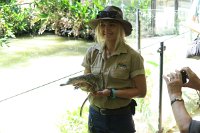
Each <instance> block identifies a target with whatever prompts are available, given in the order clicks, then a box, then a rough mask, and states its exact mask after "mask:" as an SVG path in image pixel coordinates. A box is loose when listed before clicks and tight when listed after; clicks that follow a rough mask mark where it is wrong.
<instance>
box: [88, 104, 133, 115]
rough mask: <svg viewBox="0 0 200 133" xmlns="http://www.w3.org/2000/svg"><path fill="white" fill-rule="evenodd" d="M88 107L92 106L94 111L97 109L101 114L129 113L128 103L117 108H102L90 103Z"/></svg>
mask: <svg viewBox="0 0 200 133" xmlns="http://www.w3.org/2000/svg"><path fill="white" fill-rule="evenodd" d="M90 107H92V108H93V109H94V110H95V111H97V112H98V113H100V114H101V115H120V114H127V113H131V107H130V105H128V106H125V107H122V108H117V109H104V108H99V107H97V106H95V105H90Z"/></svg>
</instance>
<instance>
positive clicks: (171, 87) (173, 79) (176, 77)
mask: <svg viewBox="0 0 200 133" xmlns="http://www.w3.org/2000/svg"><path fill="white" fill-rule="evenodd" d="M163 78H164V80H165V81H166V84H167V88H168V93H169V97H170V100H172V99H174V98H175V97H181V95H182V91H181V87H182V85H183V82H182V76H181V73H180V71H177V70H176V72H175V73H170V74H168V75H167V76H163Z"/></svg>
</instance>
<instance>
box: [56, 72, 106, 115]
mask: <svg viewBox="0 0 200 133" xmlns="http://www.w3.org/2000/svg"><path fill="white" fill-rule="evenodd" d="M65 85H73V86H75V87H74V88H75V89H78V88H80V89H81V90H83V91H86V92H92V93H95V92H96V91H101V90H102V89H103V77H102V75H95V74H92V73H88V74H84V75H80V76H76V77H73V78H69V80H68V81H67V82H66V83H64V84H60V86H65ZM88 96H89V95H88ZM88 96H87V98H86V99H85V100H84V102H83V104H82V106H81V110H80V116H82V110H83V107H84V105H85V102H86V101H87V100H88Z"/></svg>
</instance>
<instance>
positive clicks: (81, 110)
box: [80, 95, 89, 117]
mask: <svg viewBox="0 0 200 133" xmlns="http://www.w3.org/2000/svg"><path fill="white" fill-rule="evenodd" d="M88 97H89V95H88V96H87V97H86V99H85V100H84V101H83V103H82V105H81V109H80V117H82V112H83V107H84V105H85V103H86V101H87V100H88Z"/></svg>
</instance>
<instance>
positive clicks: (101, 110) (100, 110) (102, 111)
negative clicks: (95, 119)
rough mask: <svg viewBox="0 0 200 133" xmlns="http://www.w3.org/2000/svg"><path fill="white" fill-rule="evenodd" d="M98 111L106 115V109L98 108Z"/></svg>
mask: <svg viewBox="0 0 200 133" xmlns="http://www.w3.org/2000/svg"><path fill="white" fill-rule="evenodd" d="M99 112H100V113H101V115H107V114H106V109H99Z"/></svg>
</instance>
